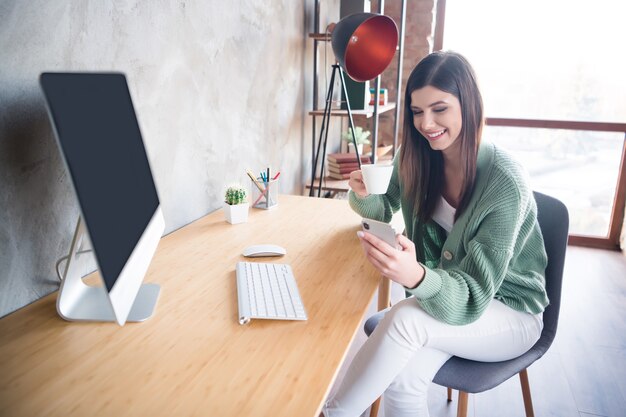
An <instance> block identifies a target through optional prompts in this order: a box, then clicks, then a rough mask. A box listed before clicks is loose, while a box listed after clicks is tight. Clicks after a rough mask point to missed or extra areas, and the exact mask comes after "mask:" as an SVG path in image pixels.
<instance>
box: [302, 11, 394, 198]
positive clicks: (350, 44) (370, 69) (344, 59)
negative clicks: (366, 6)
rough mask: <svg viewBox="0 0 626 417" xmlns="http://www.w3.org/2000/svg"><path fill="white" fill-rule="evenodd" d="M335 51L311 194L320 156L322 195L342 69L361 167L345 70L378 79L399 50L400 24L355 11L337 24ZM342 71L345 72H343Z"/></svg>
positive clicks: (356, 77)
mask: <svg viewBox="0 0 626 417" xmlns="http://www.w3.org/2000/svg"><path fill="white" fill-rule="evenodd" d="M331 43H332V47H333V53H334V55H335V59H336V60H337V63H336V64H334V65H333V66H332V67H333V71H332V74H331V77H330V84H329V85H328V92H327V94H326V105H325V107H324V115H323V118H322V126H321V130H320V137H319V140H318V142H317V150H316V152H315V158H314V159H313V178H311V186H310V187H309V196H310V197H313V195H314V193H315V188H314V187H315V185H314V184H315V177H316V176H317V165H318V163H319V160H320V150H321V151H322V155H321V159H322V162H321V171H320V181H319V187H318V191H317V196H318V197H320V196H321V194H322V177H323V175H324V162H325V159H326V145H327V143H328V125H329V124H330V115H331V113H332V106H331V103H332V98H333V92H334V85H335V75H336V73H337V72H339V79H340V81H341V89H342V92H343V95H344V97H345V99H346V108H347V110H348V122H349V124H350V131H351V132H352V144H353V145H354V152H355V153H356V160H357V162H358V165H359V168H361V156H360V155H359V150H358V149H357V144H356V136H355V133H354V119H353V118H352V110H351V109H350V101H349V100H348V92H347V90H346V82H345V78H344V75H343V73H344V72H345V73H346V74H348V76H349V77H350V78H352V79H353V80H354V81H358V82H365V81H368V80H371V79H373V78H376V77H377V76H378V75H380V74H381V73H382V72H383V71H384V70H385V68H387V66H388V65H389V63H390V62H391V60H392V59H393V56H394V54H395V52H396V47H397V45H398V27H397V26H396V24H395V22H394V21H393V19H391V18H390V17H388V16H385V15H381V14H375V13H355V14H352V15H350V16H346V17H344V18H343V19H341V20H340V21H339V22H338V23H337V24H336V25H335V27H334V29H333V31H332V35H331ZM342 70H343V71H342Z"/></svg>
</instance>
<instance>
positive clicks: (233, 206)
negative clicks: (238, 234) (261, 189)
mask: <svg viewBox="0 0 626 417" xmlns="http://www.w3.org/2000/svg"><path fill="white" fill-rule="evenodd" d="M247 197H248V193H247V192H246V189H245V188H243V186H241V185H239V184H233V185H231V186H229V187H228V188H227V189H226V193H225V195H224V214H225V216H226V221H227V222H228V223H230V224H238V223H245V222H247V221H248V208H249V206H250V204H249V203H248V200H247Z"/></svg>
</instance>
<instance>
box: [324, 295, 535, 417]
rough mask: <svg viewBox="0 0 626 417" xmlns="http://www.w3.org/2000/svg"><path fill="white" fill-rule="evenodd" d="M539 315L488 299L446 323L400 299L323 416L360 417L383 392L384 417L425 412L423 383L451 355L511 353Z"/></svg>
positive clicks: (491, 358)
mask: <svg viewBox="0 0 626 417" xmlns="http://www.w3.org/2000/svg"><path fill="white" fill-rule="evenodd" d="M542 317H543V314H538V315H531V314H528V313H522V312H519V311H516V310H513V309H512V308H510V307H508V306H506V305H505V304H503V303H502V302H500V301H498V300H495V299H494V300H492V302H491V303H490V304H489V306H488V307H487V310H486V311H485V312H484V314H483V315H482V316H481V317H480V318H479V319H478V320H476V321H475V322H473V323H470V324H468V325H465V326H452V325H449V324H446V323H443V322H441V321H438V320H437V319H435V318H433V317H432V316H430V315H429V314H428V313H426V312H425V311H424V310H422V308H421V307H420V306H419V305H418V303H417V301H416V300H415V298H413V297H410V298H407V299H405V300H402V301H400V302H399V303H398V304H396V305H394V306H393V307H391V309H390V310H389V311H388V312H387V313H386V314H385V317H384V318H383V319H382V320H381V321H380V323H379V324H378V326H377V327H376V329H375V330H374V332H373V333H372V334H371V336H370V337H369V339H368V340H367V341H366V342H365V344H364V345H363V346H362V347H361V349H360V350H359V352H358V353H357V354H356V356H355V358H354V360H353V361H352V363H351V364H350V367H349V369H348V372H347V374H346V376H345V378H344V380H343V382H342V384H341V386H340V388H339V390H338V391H337V393H336V394H335V397H334V398H332V399H330V400H329V401H328V402H327V403H326V406H325V407H324V415H325V416H326V417H357V416H360V415H361V414H362V413H363V412H364V411H365V410H366V409H367V407H369V406H370V405H371V404H372V403H373V402H374V401H375V400H376V398H378V397H379V396H380V395H381V394H383V392H384V394H385V401H384V403H385V417H404V416H407V417H409V416H410V417H419V416H424V417H426V416H428V405H427V402H426V394H427V391H428V386H429V384H430V383H431V381H432V379H433V378H434V376H435V374H436V373H437V371H438V370H439V368H441V367H442V366H443V364H444V363H445V362H446V361H447V360H448V359H449V358H450V357H451V356H453V355H454V356H459V357H462V358H466V359H471V360H476V361H481V362H498V361H503V360H508V359H512V358H515V357H517V356H519V355H521V354H522V353H524V352H526V351H527V350H528V349H530V348H531V347H532V346H533V345H534V344H535V342H536V341H537V340H538V339H539V336H540V334H541V330H542V329H543V320H542Z"/></svg>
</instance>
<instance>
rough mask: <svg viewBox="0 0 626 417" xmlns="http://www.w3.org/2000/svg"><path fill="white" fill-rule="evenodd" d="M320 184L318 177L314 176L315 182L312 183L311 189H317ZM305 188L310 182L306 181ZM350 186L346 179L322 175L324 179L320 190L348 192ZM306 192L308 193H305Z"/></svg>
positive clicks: (309, 186)
mask: <svg viewBox="0 0 626 417" xmlns="http://www.w3.org/2000/svg"><path fill="white" fill-rule="evenodd" d="M319 186H320V179H319V178H315V182H314V183H313V189H315V190H317V189H318V188H319ZM305 188H306V189H307V190H308V189H309V188H311V184H310V183H307V184H306V187H305ZM349 189H350V187H349V186H348V180H336V179H334V178H330V177H324V181H323V182H322V190H325V191H333V192H340V193H341V192H344V193H345V192H348V190H349ZM307 194H308V193H307Z"/></svg>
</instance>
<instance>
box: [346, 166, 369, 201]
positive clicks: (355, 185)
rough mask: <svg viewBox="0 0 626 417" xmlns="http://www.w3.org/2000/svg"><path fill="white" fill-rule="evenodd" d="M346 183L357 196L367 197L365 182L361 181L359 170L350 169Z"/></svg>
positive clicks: (361, 175) (361, 176)
mask: <svg viewBox="0 0 626 417" xmlns="http://www.w3.org/2000/svg"><path fill="white" fill-rule="evenodd" d="M348 185H349V186H350V188H351V189H352V191H354V192H355V193H356V195H358V196H359V197H367V196H368V195H369V193H368V192H367V189H366V188H365V183H364V182H363V174H362V173H361V170H358V171H352V172H351V173H350V180H349V181H348Z"/></svg>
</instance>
